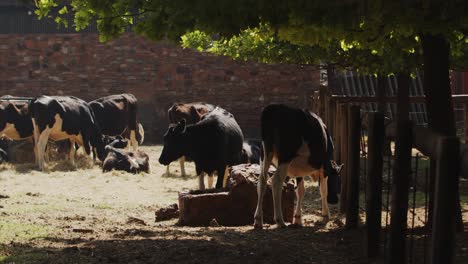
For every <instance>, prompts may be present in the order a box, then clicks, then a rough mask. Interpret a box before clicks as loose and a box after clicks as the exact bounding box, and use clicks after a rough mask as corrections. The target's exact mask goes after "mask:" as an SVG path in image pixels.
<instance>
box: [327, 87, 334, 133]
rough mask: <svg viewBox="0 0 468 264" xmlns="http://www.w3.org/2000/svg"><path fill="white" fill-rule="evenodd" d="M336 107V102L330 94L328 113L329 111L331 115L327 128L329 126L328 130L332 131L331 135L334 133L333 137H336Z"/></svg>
mask: <svg viewBox="0 0 468 264" xmlns="http://www.w3.org/2000/svg"><path fill="white" fill-rule="evenodd" d="M335 110H336V107H335V102H334V101H333V100H332V99H331V97H330V96H328V113H329V117H328V119H329V120H328V124H327V128H328V132H329V133H330V135H332V137H333V139H335V137H334V135H335V120H336V111H335Z"/></svg>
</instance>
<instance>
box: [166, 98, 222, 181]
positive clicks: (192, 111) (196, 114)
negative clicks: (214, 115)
mask: <svg viewBox="0 0 468 264" xmlns="http://www.w3.org/2000/svg"><path fill="white" fill-rule="evenodd" d="M213 109H215V106H214V105H212V104H207V103H203V102H194V103H174V104H173V105H172V106H171V107H170V108H169V110H168V111H167V115H168V117H169V125H176V124H177V123H178V122H179V121H181V120H182V119H185V123H186V124H187V125H191V124H195V123H197V122H199V121H200V120H201V119H202V117H203V116H204V115H205V114H207V113H209V112H211V111H213ZM185 161H191V160H190V158H189V157H185V156H182V157H181V158H180V159H179V163H180V171H181V174H182V177H185V175H186V173H185V164H184V163H185ZM166 174H167V175H169V165H167V170H166Z"/></svg>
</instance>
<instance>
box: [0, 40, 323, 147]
mask: <svg viewBox="0 0 468 264" xmlns="http://www.w3.org/2000/svg"><path fill="white" fill-rule="evenodd" d="M318 85H319V71H318V70H317V69H316V68H315V67H313V66H300V65H262V64H256V63H239V62H234V61H232V60H231V59H229V58H227V57H217V56H213V55H211V54H204V53H198V52H194V51H190V50H183V49H181V48H179V47H175V46H172V45H169V44H164V43H154V42H150V41H148V40H145V39H144V38H141V37H138V36H135V35H133V34H126V35H124V36H122V37H121V38H119V39H117V40H115V41H113V42H110V43H105V44H103V43H99V42H98V38H97V35H95V34H63V35H55V34H54V35H51V34H49V35H47V34H41V35H33V34H30V35H11V34H10V35H0V95H4V94H10V95H15V96H38V95H42V94H47V95H74V96H77V97H80V98H82V99H84V100H92V99H95V98H98V97H101V96H105V95H109V94H116V93H123V92H129V93H133V94H134V95H135V96H136V97H137V98H138V100H139V119H140V121H141V122H142V123H143V125H144V127H145V131H146V138H147V139H148V141H151V142H161V139H162V134H163V133H164V132H165V130H166V128H167V124H168V122H167V109H168V108H169V107H170V105H171V104H172V103H173V102H175V101H186V102H189V101H206V102H209V103H213V104H218V105H220V106H222V107H224V108H225V109H227V110H228V111H230V112H231V113H233V114H234V115H235V117H236V119H237V121H238V122H239V125H240V126H241V128H242V129H243V131H244V134H245V136H246V137H255V136H258V133H259V131H258V130H259V115H260V112H261V109H262V108H263V107H264V106H265V105H267V104H269V103H272V102H282V103H287V104H290V105H296V106H299V107H306V106H308V105H309V99H308V98H309V95H311V94H312V91H313V90H316V89H317V87H318Z"/></svg>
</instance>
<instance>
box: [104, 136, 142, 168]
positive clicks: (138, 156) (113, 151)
mask: <svg viewBox="0 0 468 264" xmlns="http://www.w3.org/2000/svg"><path fill="white" fill-rule="evenodd" d="M114 143H115V141H114ZM106 152H107V153H108V154H107V157H106V159H105V160H104V162H103V163H102V172H107V171H111V170H122V171H126V172H130V173H134V174H135V173H140V172H146V173H149V171H150V165H149V156H148V154H146V153H144V152H143V151H141V150H137V151H126V150H123V149H120V148H116V147H112V146H111V144H110V145H107V146H106Z"/></svg>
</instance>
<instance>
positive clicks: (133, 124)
mask: <svg viewBox="0 0 468 264" xmlns="http://www.w3.org/2000/svg"><path fill="white" fill-rule="evenodd" d="M137 103H138V102H137V99H136V97H135V96H134V95H133V94H117V95H109V96H106V97H101V98H99V99H96V100H94V101H91V102H89V105H90V106H91V108H92V109H93V112H94V115H95V116H96V120H97V122H98V124H99V127H100V128H101V132H102V134H103V135H106V136H122V137H123V138H126V139H128V140H129V141H130V143H131V145H132V147H133V150H136V149H137V148H138V145H141V144H142V143H143V140H144V137H145V134H144V130H143V126H142V125H141V124H140V123H138V122H137V110H138V106H137Z"/></svg>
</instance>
